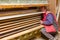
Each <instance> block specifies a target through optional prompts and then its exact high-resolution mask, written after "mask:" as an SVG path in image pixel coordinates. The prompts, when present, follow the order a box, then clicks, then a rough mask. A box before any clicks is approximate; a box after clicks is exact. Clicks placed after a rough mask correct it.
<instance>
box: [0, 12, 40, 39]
mask: <svg viewBox="0 0 60 40" xmlns="http://www.w3.org/2000/svg"><path fill="white" fill-rule="evenodd" d="M23 15H24V14H23ZM40 18H41V17H40V13H36V14H34V15H27V16H22V17H14V18H8V19H4V20H3V19H2V18H1V19H2V20H1V19H0V39H3V38H5V37H9V36H11V35H14V34H17V33H20V32H23V31H26V30H29V29H32V28H35V27H37V26H40V22H39V21H40Z"/></svg>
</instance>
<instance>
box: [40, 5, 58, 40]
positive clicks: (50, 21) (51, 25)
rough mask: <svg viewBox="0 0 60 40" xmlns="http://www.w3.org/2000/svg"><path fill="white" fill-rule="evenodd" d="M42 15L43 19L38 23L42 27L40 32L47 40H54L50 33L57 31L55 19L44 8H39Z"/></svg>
mask: <svg viewBox="0 0 60 40" xmlns="http://www.w3.org/2000/svg"><path fill="white" fill-rule="evenodd" d="M40 9H41V11H42V12H44V13H43V19H42V20H40V23H41V24H42V25H44V27H43V28H42V29H41V30H40V31H41V33H42V34H44V35H45V36H46V37H47V38H48V39H49V40H54V36H53V35H51V33H56V32H57V31H58V25H57V22H56V17H55V16H54V15H53V14H52V13H51V12H50V11H49V10H48V9H47V7H46V6H42V7H40Z"/></svg>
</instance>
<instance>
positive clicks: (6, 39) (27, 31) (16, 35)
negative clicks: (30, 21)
mask: <svg viewBox="0 0 60 40" xmlns="http://www.w3.org/2000/svg"><path fill="white" fill-rule="evenodd" d="M42 27H43V25H40V26H38V27H35V28H32V29H29V30H26V31H23V32H20V33H17V34H14V35H11V36H9V37H5V38H2V39H0V40H8V39H13V38H15V37H18V36H21V35H23V34H26V33H29V32H32V31H34V30H37V29H40V28H42Z"/></svg>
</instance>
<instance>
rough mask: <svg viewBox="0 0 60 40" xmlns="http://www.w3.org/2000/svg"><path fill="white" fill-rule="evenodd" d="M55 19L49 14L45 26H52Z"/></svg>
mask: <svg viewBox="0 0 60 40" xmlns="http://www.w3.org/2000/svg"><path fill="white" fill-rule="evenodd" d="M53 21H54V17H53V15H52V14H51V13H49V14H48V15H47V17H46V21H44V22H43V24H44V25H51V24H53Z"/></svg>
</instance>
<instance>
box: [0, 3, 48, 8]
mask: <svg viewBox="0 0 60 40" xmlns="http://www.w3.org/2000/svg"><path fill="white" fill-rule="evenodd" d="M47 5H48V4H30V5H0V9H2V8H3V9H5V8H27V7H38V6H47Z"/></svg>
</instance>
